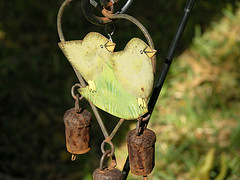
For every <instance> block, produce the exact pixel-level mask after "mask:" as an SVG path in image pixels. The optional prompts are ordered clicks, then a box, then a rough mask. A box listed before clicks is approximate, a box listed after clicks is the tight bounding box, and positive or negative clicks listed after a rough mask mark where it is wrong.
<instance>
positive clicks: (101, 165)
mask: <svg viewBox="0 0 240 180" xmlns="http://www.w3.org/2000/svg"><path fill="white" fill-rule="evenodd" d="M110 153H111V150H107V151H105V152H104V153H103V155H102V157H101V160H100V164H99V169H100V171H103V162H104V159H105V157H106V156H107V155H108V154H110Z"/></svg>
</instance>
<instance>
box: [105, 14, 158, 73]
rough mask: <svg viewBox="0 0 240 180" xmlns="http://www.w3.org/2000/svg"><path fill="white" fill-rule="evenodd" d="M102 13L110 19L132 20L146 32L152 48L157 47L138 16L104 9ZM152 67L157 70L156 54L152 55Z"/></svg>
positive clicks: (145, 34)
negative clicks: (112, 12) (113, 12)
mask: <svg viewBox="0 0 240 180" xmlns="http://www.w3.org/2000/svg"><path fill="white" fill-rule="evenodd" d="M102 13H103V15H104V16H106V17H107V18H109V19H126V20H128V21H131V22H132V23H133V24H135V25H136V26H137V27H138V28H139V29H140V30H141V31H142V33H143V34H144V36H145V37H146V39H147V42H148V44H149V46H150V47H151V48H152V49H155V47H154V43H153V40H152V38H151V36H150V34H149V32H148V30H147V29H146V28H145V27H144V26H143V25H142V24H141V23H140V22H139V21H138V20H137V19H136V18H134V17H132V16H130V15H127V14H111V13H109V11H107V10H104V11H103V12H102ZM152 67H153V72H154V73H155V71H156V55H154V56H153V57H152Z"/></svg>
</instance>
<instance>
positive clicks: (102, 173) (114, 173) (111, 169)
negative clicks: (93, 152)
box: [93, 150, 122, 180]
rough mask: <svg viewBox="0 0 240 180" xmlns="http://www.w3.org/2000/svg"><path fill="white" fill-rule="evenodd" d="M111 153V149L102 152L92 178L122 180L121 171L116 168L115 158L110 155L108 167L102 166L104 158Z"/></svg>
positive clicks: (95, 179)
mask: <svg viewBox="0 0 240 180" xmlns="http://www.w3.org/2000/svg"><path fill="white" fill-rule="evenodd" d="M110 153H111V150H107V151H105V152H104V153H103V155H102V158H101V161H100V167H99V168H97V169H95V170H94V172H93V180H122V172H121V171H120V170H119V169H116V168H115V167H116V165H117V163H116V159H115V156H114V155H113V156H112V163H111V164H110V165H109V166H108V167H105V168H104V167H103V161H104V158H105V157H106V156H107V155H108V154H110Z"/></svg>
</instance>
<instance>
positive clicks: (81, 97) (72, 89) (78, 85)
mask: <svg viewBox="0 0 240 180" xmlns="http://www.w3.org/2000/svg"><path fill="white" fill-rule="evenodd" d="M76 87H79V88H81V87H82V86H81V84H79V83H76V84H74V85H73V86H72V88H71V94H72V97H73V99H75V100H76V99H77V95H75V93H74V90H75V88H76ZM82 99H83V96H80V97H79V100H82Z"/></svg>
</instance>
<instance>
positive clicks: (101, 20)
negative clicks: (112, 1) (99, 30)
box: [82, 0, 133, 26]
mask: <svg viewBox="0 0 240 180" xmlns="http://www.w3.org/2000/svg"><path fill="white" fill-rule="evenodd" d="M132 1H133V0H128V1H127V2H126V3H125V4H124V6H123V7H122V8H121V9H120V10H119V11H117V12H116V13H115V14H122V13H125V12H126V11H127V10H128V8H129V7H130V5H131V4H132ZM90 3H91V4H92V5H93V6H94V7H97V8H98V9H100V6H101V5H99V4H98V3H97V2H96V1H94V0H82V11H83V14H84V16H85V17H86V19H87V20H88V21H89V22H91V23H93V24H95V25H99V26H102V25H105V24H109V23H112V22H113V20H111V19H109V18H107V17H99V16H96V15H94V14H93V13H92V12H91V10H90ZM112 9H113V8H112ZM101 10H103V7H102V9H101Z"/></svg>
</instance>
